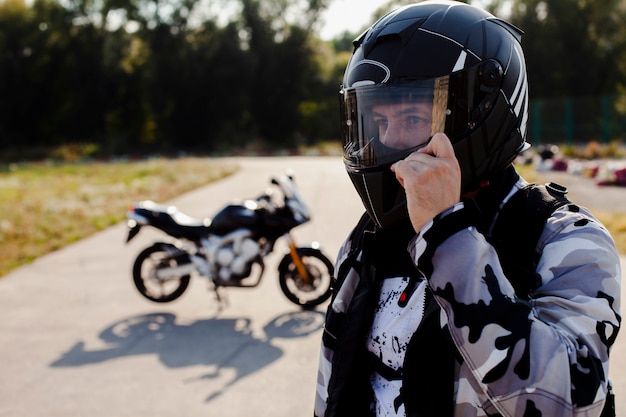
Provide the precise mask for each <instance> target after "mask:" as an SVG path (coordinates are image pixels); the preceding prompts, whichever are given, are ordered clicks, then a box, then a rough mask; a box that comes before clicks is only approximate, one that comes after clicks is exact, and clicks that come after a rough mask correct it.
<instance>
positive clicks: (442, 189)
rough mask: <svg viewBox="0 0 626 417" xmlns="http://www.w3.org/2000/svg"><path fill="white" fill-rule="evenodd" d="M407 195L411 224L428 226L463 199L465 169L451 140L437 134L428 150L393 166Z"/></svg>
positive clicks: (424, 148)
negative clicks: (462, 176) (462, 181)
mask: <svg viewBox="0 0 626 417" xmlns="http://www.w3.org/2000/svg"><path fill="white" fill-rule="evenodd" d="M391 170H392V171H393V172H394V173H395V174H396V178H397V179H398V181H399V182H400V184H401V185H402V187H404V190H405V192H406V199H407V207H408V210H409V217H410V219H411V224H413V228H414V229H415V230H416V231H418V232H419V231H420V230H421V229H422V227H424V225H425V224H426V223H428V222H429V221H430V220H431V219H433V218H434V217H435V216H436V215H437V214H439V213H441V212H442V211H444V210H445V209H447V208H448V207H451V206H453V205H454V204H456V203H458V202H459V201H460V200H461V168H460V167H459V163H458V161H457V159H456V156H455V155H454V149H453V148H452V144H451V143H450V140H449V139H448V137H447V136H446V135H445V134H443V133H437V134H435V136H433V138H432V140H431V141H430V143H428V145H426V146H425V147H423V148H421V149H419V150H417V151H415V152H413V153H412V154H411V155H409V156H408V157H406V158H405V159H403V160H401V161H398V162H396V163H395V164H393V165H392V166H391Z"/></svg>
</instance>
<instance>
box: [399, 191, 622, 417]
mask: <svg viewBox="0 0 626 417" xmlns="http://www.w3.org/2000/svg"><path fill="white" fill-rule="evenodd" d="M474 215H475V214H473V213H472V210H471V208H470V207H464V206H463V203H459V204H458V205H457V206H455V207H454V208H453V209H451V210H450V212H449V213H447V215H444V216H440V217H438V218H435V219H434V220H433V221H431V222H430V223H429V224H428V225H426V226H425V227H424V229H423V230H422V231H421V232H420V234H419V235H418V236H417V237H416V238H415V239H414V240H413V241H412V242H411V245H410V246H409V250H410V251H411V254H412V256H413V258H414V260H415V262H416V265H417V267H418V268H419V269H420V270H422V271H423V272H424V274H425V275H426V276H427V278H428V281H429V286H430V288H431V290H432V292H433V294H434V296H435V299H436V300H437V302H438V303H439V305H440V306H441V309H442V316H443V318H444V320H443V321H444V323H445V325H447V327H448V329H449V331H450V334H451V336H452V339H453V341H454V344H455V345H456V347H457V349H458V351H459V353H460V355H461V357H462V358H463V364H462V367H463V368H466V369H462V373H464V374H469V375H471V377H472V378H473V379H474V381H472V383H471V386H473V387H478V388H477V389H478V390H480V391H481V392H480V393H479V395H480V396H481V397H487V398H488V401H489V402H490V403H491V404H492V406H493V407H495V408H496V409H497V411H498V412H499V413H500V414H502V415H504V416H521V415H543V416H552V417H554V416H579V415H580V416H582V415H585V416H598V415H600V413H601V410H602V406H603V404H604V401H605V398H606V394H607V390H608V387H607V386H608V365H609V350H610V347H611V345H612V344H613V342H614V341H615V338H616V336H617V332H618V329H619V322H620V277H621V271H620V266H619V256H618V254H617V251H616V249H615V245H614V243H613V240H612V239H611V237H610V235H609V233H608V232H607V230H606V229H605V228H604V227H603V226H602V225H601V224H600V222H599V221H597V220H596V219H595V218H593V216H592V215H591V214H590V213H589V212H588V211H586V210H585V209H583V208H578V207H576V206H573V205H572V206H564V207H562V208H560V209H558V210H557V211H555V212H554V213H553V214H552V216H551V217H550V218H549V219H548V221H547V223H546V226H545V228H544V231H543V233H542V235H541V238H540V240H539V246H538V247H539V248H540V249H542V251H543V254H542V256H541V259H540V261H539V264H538V267H537V272H538V273H539V274H540V276H541V279H542V284H541V285H540V287H539V288H537V289H536V290H535V291H534V292H533V293H532V294H531V299H530V301H526V300H521V299H518V298H516V295H515V292H514V289H513V287H512V286H511V284H510V283H509V281H508V280H507V278H506V277H505V276H504V273H503V271H502V267H501V266H500V263H499V261H498V257H497V254H496V252H495V249H494V248H493V247H492V246H491V245H490V244H489V243H488V242H487V241H486V239H485V238H484V236H483V235H481V234H480V233H479V232H478V231H477V230H476V228H475V227H473V226H472V224H473V222H472V218H473V216H474ZM531 411H534V413H533V412H531Z"/></svg>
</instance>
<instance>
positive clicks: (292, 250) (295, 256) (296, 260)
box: [285, 233, 310, 284]
mask: <svg viewBox="0 0 626 417" xmlns="http://www.w3.org/2000/svg"><path fill="white" fill-rule="evenodd" d="M285 238H286V239H287V244H288V245H289V255H290V256H291V260H292V261H293V264H294V265H295V266H296V269H297V270H298V274H300V277H302V280H303V281H304V282H306V283H307V284H308V283H309V281H310V278H309V272H308V271H307V270H306V267H305V266H304V262H302V258H301V257H300V254H299V253H298V248H297V247H296V242H294V240H293V238H292V237H291V234H289V233H287V234H286V235H285Z"/></svg>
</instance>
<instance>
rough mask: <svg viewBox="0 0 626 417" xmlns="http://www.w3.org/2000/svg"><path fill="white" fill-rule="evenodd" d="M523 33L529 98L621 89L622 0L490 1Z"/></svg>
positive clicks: (624, 77)
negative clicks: (506, 11) (507, 14)
mask: <svg viewBox="0 0 626 417" xmlns="http://www.w3.org/2000/svg"><path fill="white" fill-rule="evenodd" d="M491 4H492V6H491V7H492V9H493V10H495V11H496V13H498V12H502V13H504V10H505V9H506V10H508V13H509V16H507V18H508V20H510V21H511V22H512V23H513V24H515V25H516V26H518V27H520V28H521V29H522V30H523V31H524V32H525V34H524V37H523V42H522V44H523V46H524V50H525V52H526V60H527V66H528V72H529V82H530V84H531V96H532V97H541V98H546V97H565V96H575V97H581V96H590V95H602V94H614V93H615V92H617V91H618V89H619V88H623V87H624V86H626V71H625V70H626V67H625V64H624V62H625V58H626V55H625V54H626V31H625V28H624V25H623V22H624V20H625V19H626V2H625V1H624V0H577V1H573V0H494V1H492V2H491Z"/></svg>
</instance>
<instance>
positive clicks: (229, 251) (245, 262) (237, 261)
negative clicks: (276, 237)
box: [216, 238, 260, 281]
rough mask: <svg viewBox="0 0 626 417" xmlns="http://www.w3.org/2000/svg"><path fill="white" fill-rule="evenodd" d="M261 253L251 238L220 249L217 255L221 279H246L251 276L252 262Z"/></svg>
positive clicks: (231, 243)
mask: <svg viewBox="0 0 626 417" xmlns="http://www.w3.org/2000/svg"><path fill="white" fill-rule="evenodd" d="M259 252H260V248H259V245H258V244H257V242H255V241H254V240H252V239H249V238H246V239H242V240H236V241H234V242H230V243H229V244H226V245H224V246H222V247H220V249H219V250H218V251H217V254H216V263H217V265H216V266H217V268H218V271H219V272H218V275H219V278H220V279H221V280H223V281H228V280H231V279H243V278H246V277H247V276H249V275H250V272H251V267H252V261H253V260H254V258H256V256H257V255H258V254H259Z"/></svg>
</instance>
